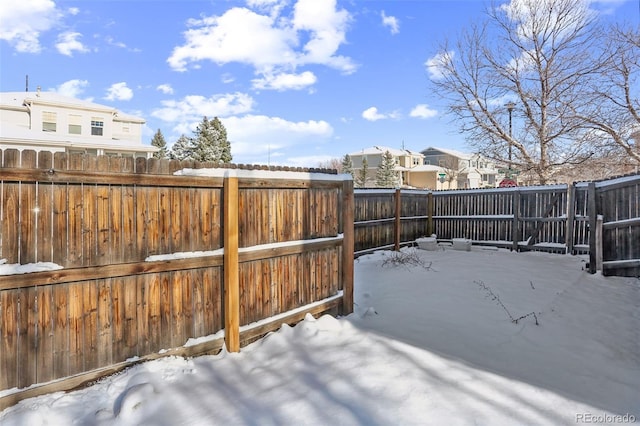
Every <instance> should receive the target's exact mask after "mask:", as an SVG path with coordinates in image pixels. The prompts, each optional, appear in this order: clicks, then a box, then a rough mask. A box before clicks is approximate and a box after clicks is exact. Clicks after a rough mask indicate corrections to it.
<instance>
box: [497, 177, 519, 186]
mask: <svg viewBox="0 0 640 426" xmlns="http://www.w3.org/2000/svg"><path fill="white" fill-rule="evenodd" d="M514 186H518V182H516V181H515V180H513V179H502V180H501V181H500V183H499V184H498V188H512V187H514Z"/></svg>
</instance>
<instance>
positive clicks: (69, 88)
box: [55, 79, 89, 98]
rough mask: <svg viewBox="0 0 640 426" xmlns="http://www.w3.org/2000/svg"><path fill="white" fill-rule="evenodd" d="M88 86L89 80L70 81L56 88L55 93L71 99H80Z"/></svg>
mask: <svg viewBox="0 0 640 426" xmlns="http://www.w3.org/2000/svg"><path fill="white" fill-rule="evenodd" d="M88 85H89V82H88V81H87V80H77V79H76V80H69V81H65V82H64V83H62V84H61V85H59V86H58V87H56V88H55V92H57V93H60V94H61V95H64V96H69V97H70V98H79V97H80V95H81V94H82V93H83V92H84V89H85V87H87V86H88Z"/></svg>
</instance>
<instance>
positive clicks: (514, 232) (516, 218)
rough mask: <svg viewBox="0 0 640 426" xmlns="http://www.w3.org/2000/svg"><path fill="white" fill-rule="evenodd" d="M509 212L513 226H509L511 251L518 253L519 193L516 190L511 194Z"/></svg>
mask: <svg viewBox="0 0 640 426" xmlns="http://www.w3.org/2000/svg"><path fill="white" fill-rule="evenodd" d="M511 210H512V211H513V224H512V225H511V237H512V240H513V244H512V246H511V251H513V250H515V251H518V242H519V234H520V191H519V190H517V189H516V192H515V193H514V194H513V205H512V206H511Z"/></svg>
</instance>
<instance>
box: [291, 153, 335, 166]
mask: <svg viewBox="0 0 640 426" xmlns="http://www.w3.org/2000/svg"><path fill="white" fill-rule="evenodd" d="M333 159H334V157H332V156H330V155H307V156H301V157H288V158H287V159H286V161H285V162H284V163H283V164H285V165H287V166H290V167H319V166H320V164H326V163H328V162H329V161H331V160H333Z"/></svg>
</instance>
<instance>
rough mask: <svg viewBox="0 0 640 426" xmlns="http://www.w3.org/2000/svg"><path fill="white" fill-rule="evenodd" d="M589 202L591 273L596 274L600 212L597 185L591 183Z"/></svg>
mask: <svg viewBox="0 0 640 426" xmlns="http://www.w3.org/2000/svg"><path fill="white" fill-rule="evenodd" d="M587 197H588V200H589V204H588V208H587V213H588V214H589V273H590V274H595V273H596V270H597V267H598V265H597V255H598V249H599V247H598V241H597V239H596V228H597V221H598V210H597V203H596V184H595V183H594V182H589V187H588V189H587Z"/></svg>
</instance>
